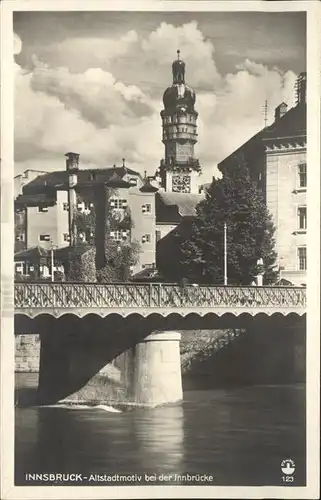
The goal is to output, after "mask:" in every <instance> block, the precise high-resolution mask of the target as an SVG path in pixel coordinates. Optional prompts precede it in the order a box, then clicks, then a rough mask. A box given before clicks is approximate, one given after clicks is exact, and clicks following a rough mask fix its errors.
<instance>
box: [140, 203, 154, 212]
mask: <svg viewBox="0 0 321 500" xmlns="http://www.w3.org/2000/svg"><path fill="white" fill-rule="evenodd" d="M142 212H143V214H151V213H152V205H151V204H150V203H145V205H142Z"/></svg>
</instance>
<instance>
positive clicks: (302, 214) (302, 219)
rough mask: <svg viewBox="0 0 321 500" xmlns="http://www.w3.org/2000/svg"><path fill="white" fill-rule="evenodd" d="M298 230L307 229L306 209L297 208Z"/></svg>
mask: <svg viewBox="0 0 321 500" xmlns="http://www.w3.org/2000/svg"><path fill="white" fill-rule="evenodd" d="M298 228H299V229H306V228H307V207H299V208H298Z"/></svg>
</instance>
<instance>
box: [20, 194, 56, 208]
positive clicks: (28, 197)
mask: <svg viewBox="0 0 321 500" xmlns="http://www.w3.org/2000/svg"><path fill="white" fill-rule="evenodd" d="M15 203H16V204H18V205H28V206H29V207H30V206H38V205H40V204H41V203H45V204H46V205H50V204H54V203H55V199H54V197H53V196H51V195H50V194H48V193H35V194H20V195H19V196H18V197H17V198H16V200H15Z"/></svg>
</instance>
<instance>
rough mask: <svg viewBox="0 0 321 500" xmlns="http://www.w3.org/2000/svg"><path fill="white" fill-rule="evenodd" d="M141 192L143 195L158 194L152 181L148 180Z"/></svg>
mask: <svg viewBox="0 0 321 500" xmlns="http://www.w3.org/2000/svg"><path fill="white" fill-rule="evenodd" d="M139 191H141V192H142V193H156V191H158V188H157V187H155V186H153V185H152V184H151V182H150V179H148V178H147V179H145V180H144V184H143V185H142V187H141V188H140V190H139Z"/></svg>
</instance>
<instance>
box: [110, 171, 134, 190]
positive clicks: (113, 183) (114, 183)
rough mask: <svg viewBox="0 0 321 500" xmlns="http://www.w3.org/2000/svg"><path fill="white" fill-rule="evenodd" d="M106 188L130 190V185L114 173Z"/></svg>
mask: <svg viewBox="0 0 321 500" xmlns="http://www.w3.org/2000/svg"><path fill="white" fill-rule="evenodd" d="M106 186H110V187H115V188H116V187H124V188H129V187H130V183H129V182H127V181H124V180H123V179H122V178H121V176H120V175H119V174H117V173H116V172H113V173H112V176H111V177H110V179H109V180H108V181H107V182H106Z"/></svg>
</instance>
